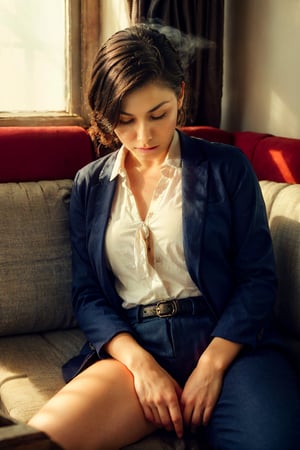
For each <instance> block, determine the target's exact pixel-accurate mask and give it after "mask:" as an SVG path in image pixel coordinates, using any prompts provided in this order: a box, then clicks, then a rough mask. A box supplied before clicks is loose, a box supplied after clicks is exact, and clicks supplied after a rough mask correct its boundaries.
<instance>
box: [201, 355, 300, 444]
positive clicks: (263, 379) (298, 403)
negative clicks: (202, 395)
mask: <svg viewBox="0 0 300 450" xmlns="http://www.w3.org/2000/svg"><path fill="white" fill-rule="evenodd" d="M207 434H208V437H209V441H210V442H211V444H212V447H213V448H214V449H222V450H226V449H228V450H262V449H264V450H296V449H297V448H299V441H300V397H299V386H298V380H297V378H296V375H295V373H294V371H293V370H292V368H291V366H290V364H289V362H288V361H287V360H286V358H285V357H284V356H283V355H282V354H281V353H280V352H278V351H277V350H275V349H267V348H266V349H260V350H258V351H256V352H252V353H250V352H249V353H244V354H242V355H241V356H240V357H239V358H238V359H237V360H236V361H235V362H234V363H233V365H232V366H231V368H230V369H229V370H228V372H227V374H226V375H225V378H224V385H223V389H222V393H221V395H220V398H219V401H218V403H217V406H216V408H215V411H214V414H213V417H212V419H211V422H210V424H209V425H208V427H207Z"/></svg>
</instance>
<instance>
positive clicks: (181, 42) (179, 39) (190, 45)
mask: <svg viewBox="0 0 300 450" xmlns="http://www.w3.org/2000/svg"><path fill="white" fill-rule="evenodd" d="M149 25H151V27H152V28H155V29H157V30H158V31H159V32H160V33H163V34H164V35H165V36H166V37H167V39H168V40H169V41H170V42H171V44H172V45H173V47H174V49H175V50H176V51H177V52H178V54H179V58H180V61H181V65H182V68H183V70H184V71H186V70H187V68H188V67H189V66H190V64H191V62H192V61H193V59H194V57H195V53H196V50H198V49H200V50H202V49H207V48H214V47H215V46H216V44H215V42H213V41H210V40H208V39H205V38H202V37H200V36H194V35H191V34H185V33H183V32H182V31H180V30H179V29H178V28H174V27H171V26H169V25H164V24H162V23H157V22H150V23H149Z"/></svg>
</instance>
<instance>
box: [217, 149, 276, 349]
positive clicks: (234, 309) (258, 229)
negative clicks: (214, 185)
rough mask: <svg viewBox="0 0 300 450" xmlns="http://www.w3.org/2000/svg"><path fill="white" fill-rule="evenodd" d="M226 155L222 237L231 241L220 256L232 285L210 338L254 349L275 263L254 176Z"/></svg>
mask: <svg viewBox="0 0 300 450" xmlns="http://www.w3.org/2000/svg"><path fill="white" fill-rule="evenodd" d="M231 155H233V158H232V160H231V162H230V163H229V164H227V165H226V170H223V173H222V178H223V182H224V185H225V188H224V191H226V197H227V201H225V204H226V206H227V209H228V211H229V214H230V215H229V216H227V222H228V223H229V224H230V226H229V227H228V229H229V231H227V232H226V231H224V233H225V234H227V236H226V238H227V239H228V241H229V239H230V240H231V248H230V251H227V252H226V254H225V255H224V256H223V257H224V259H225V258H227V260H229V261H230V265H229V266H230V269H229V270H227V271H226V270H224V271H223V274H224V273H227V274H228V276H229V277H230V278H231V280H232V283H231V289H230V294H229V296H228V299H227V302H226V303H225V306H224V308H223V310H222V313H221V315H220V317H219V320H218V323H217V326H216V327H215V330H214V332H213V335H214V336H219V337H223V338H225V339H229V340H232V341H235V342H240V343H243V344H245V345H247V346H250V347H256V346H257V345H258V344H259V343H260V342H261V341H262V340H263V339H264V335H265V334H268V333H266V332H267V331H269V329H268V328H269V324H270V322H271V317H272V312H273V307H274V303H275V299H276V288H277V279H276V273H275V261H274V255H273V247H272V240H271V235H270V230H269V225H268V220H267V215H266V210H265V204H264V200H263V197H262V193H261V189H260V186H259V183H258V180H257V178H256V175H255V173H254V171H253V169H252V166H251V164H250V163H249V161H248V160H247V159H246V157H245V156H244V155H243V154H242V153H241V152H240V151H239V150H235V151H232V152H231ZM224 197H225V195H224ZM221 259H222V256H219V261H220V260H221ZM216 260H218V258H216ZM221 267H222V264H221ZM224 267H225V265H224Z"/></svg>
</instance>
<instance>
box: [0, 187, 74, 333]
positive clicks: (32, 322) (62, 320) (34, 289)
mask: <svg viewBox="0 0 300 450" xmlns="http://www.w3.org/2000/svg"><path fill="white" fill-rule="evenodd" d="M71 186H72V181H71V180H59V181H41V182H27V183H3V184H0V211H1V214H0V235H1V239H0V336H1V335H2V336H3V335H12V334H21V333H33V332H38V331H45V330H53V329H58V328H68V327H70V326H73V325H74V319H73V315H72V307H71V248H70V242H69V224H68V205H69V198H70V190H71Z"/></svg>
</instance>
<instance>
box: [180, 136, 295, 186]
mask: <svg viewBox="0 0 300 450" xmlns="http://www.w3.org/2000/svg"><path fill="white" fill-rule="evenodd" d="M183 131H185V132H186V133H188V134H190V135H193V136H196V137H200V138H202V139H207V140H209V141H215V142H223V143H226V144H231V145H235V146H236V147H239V148H240V149H241V150H242V151H243V152H244V153H245V154H246V155H247V157H248V158H249V160H250V161H251V163H252V165H253V167H254V170H255V172H256V174H257V177H258V179H259V180H269V181H277V182H285V183H297V184H298V183H300V139H291V138H285V137H278V136H273V135H271V134H267V133H256V132H253V131H239V132H228V131H224V130H220V129H218V128H212V127H183Z"/></svg>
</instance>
